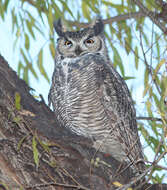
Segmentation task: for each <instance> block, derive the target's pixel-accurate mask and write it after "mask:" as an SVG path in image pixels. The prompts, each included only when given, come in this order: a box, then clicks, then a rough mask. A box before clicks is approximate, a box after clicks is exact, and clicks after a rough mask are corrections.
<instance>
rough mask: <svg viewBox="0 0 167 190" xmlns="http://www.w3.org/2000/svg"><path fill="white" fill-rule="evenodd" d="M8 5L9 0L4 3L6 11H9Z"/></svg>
mask: <svg viewBox="0 0 167 190" xmlns="http://www.w3.org/2000/svg"><path fill="white" fill-rule="evenodd" d="M8 5H9V0H5V3H4V5H3V8H4V11H5V12H7V9H8Z"/></svg>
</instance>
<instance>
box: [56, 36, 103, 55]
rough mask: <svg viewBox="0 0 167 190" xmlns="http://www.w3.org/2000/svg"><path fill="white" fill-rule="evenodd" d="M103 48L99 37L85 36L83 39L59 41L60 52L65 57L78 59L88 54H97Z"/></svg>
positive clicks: (61, 39) (69, 38)
mask: <svg viewBox="0 0 167 190" xmlns="http://www.w3.org/2000/svg"><path fill="white" fill-rule="evenodd" d="M101 47H102V41H101V38H100V37H99V36H92V35H91V36H90V35H85V36H83V37H81V38H72V37H71V36H70V37H69V36H67V37H63V38H59V39H58V50H59V52H60V53H61V54H62V55H63V56H64V57H78V56H83V55H85V54H88V53H96V52H98V51H99V50H100V49H101Z"/></svg>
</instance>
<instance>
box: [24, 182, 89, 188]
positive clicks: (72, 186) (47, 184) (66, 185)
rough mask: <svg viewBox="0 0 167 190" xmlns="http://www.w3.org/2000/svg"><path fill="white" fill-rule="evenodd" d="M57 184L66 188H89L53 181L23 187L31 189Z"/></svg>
mask: <svg viewBox="0 0 167 190" xmlns="http://www.w3.org/2000/svg"><path fill="white" fill-rule="evenodd" d="M51 185H53V186H59V187H66V188H75V189H78V190H79V189H80V190H90V189H88V188H86V187H83V186H77V185H70V184H63V183H55V182H50V183H41V184H36V185H32V186H28V187H25V189H33V188H36V187H46V186H51Z"/></svg>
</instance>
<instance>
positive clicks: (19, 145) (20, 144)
mask: <svg viewBox="0 0 167 190" xmlns="http://www.w3.org/2000/svg"><path fill="white" fill-rule="evenodd" d="M28 136H29V134H28V135H25V136H24V137H22V138H21V140H20V141H19V143H18V145H17V151H19V150H20V148H21V146H22V144H23V142H24V140H25V139H26V138H27V137H28Z"/></svg>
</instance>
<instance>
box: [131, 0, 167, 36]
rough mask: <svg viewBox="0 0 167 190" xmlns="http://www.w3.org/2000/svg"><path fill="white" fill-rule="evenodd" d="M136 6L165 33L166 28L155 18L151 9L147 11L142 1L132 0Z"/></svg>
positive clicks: (166, 31)
mask: <svg viewBox="0 0 167 190" xmlns="http://www.w3.org/2000/svg"><path fill="white" fill-rule="evenodd" d="M132 1H133V2H134V3H135V4H136V5H137V6H138V7H139V9H140V10H141V11H142V12H143V13H144V14H145V16H148V17H149V18H150V19H151V20H152V22H154V23H155V24H156V25H157V26H158V27H159V28H160V29H161V30H162V31H163V32H164V34H166V33H167V29H166V27H165V25H163V24H162V23H161V22H160V21H159V20H158V19H156V18H155V14H154V13H153V12H152V11H149V10H148V9H147V8H146V7H145V6H144V5H143V4H142V3H141V1H140V0H132Z"/></svg>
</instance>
